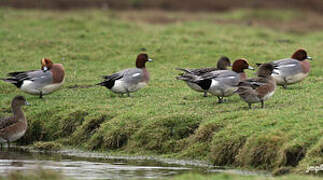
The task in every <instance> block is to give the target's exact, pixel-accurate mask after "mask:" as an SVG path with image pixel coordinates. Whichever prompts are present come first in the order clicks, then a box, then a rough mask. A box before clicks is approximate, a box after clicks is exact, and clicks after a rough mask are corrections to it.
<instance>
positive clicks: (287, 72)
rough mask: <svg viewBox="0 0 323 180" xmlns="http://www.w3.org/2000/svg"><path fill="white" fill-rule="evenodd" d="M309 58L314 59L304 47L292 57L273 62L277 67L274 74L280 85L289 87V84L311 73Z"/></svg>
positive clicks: (301, 79)
mask: <svg viewBox="0 0 323 180" xmlns="http://www.w3.org/2000/svg"><path fill="white" fill-rule="evenodd" d="M307 59H309V60H312V58H311V57H309V56H307V52H306V50H304V49H298V50H297V51H296V52H295V53H294V54H293V55H292V57H291V58H286V59H281V60H277V61H273V62H271V63H272V64H273V65H274V66H276V67H277V69H275V70H274V72H277V74H272V76H273V78H274V79H275V80H276V82H277V84H278V85H281V86H283V88H284V89H286V88H287V85H288V84H295V83H298V82H301V81H303V80H304V79H305V78H306V77H307V76H308V74H309V72H310V69H311V65H310V63H309V61H307Z"/></svg>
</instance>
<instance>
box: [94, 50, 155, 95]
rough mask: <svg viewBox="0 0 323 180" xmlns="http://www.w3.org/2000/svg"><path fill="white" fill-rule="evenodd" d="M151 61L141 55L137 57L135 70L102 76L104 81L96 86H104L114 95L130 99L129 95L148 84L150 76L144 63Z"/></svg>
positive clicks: (144, 55) (146, 56) (145, 55)
mask: <svg viewBox="0 0 323 180" xmlns="http://www.w3.org/2000/svg"><path fill="white" fill-rule="evenodd" d="M151 61H152V59H150V58H149V57H148V55H147V54H145V53H141V54H139V55H138V56H137V59H136V67H135V68H129V69H124V70H122V71H119V72H116V73H114V74H111V75H107V76H103V78H104V80H103V81H102V82H100V83H98V84H96V85H100V86H105V87H106V88H108V89H109V90H111V91H112V92H114V93H117V94H121V95H123V94H127V95H128V97H130V93H132V92H135V91H138V90H139V89H141V88H143V87H145V86H146V85H147V84H148V82H149V79H150V75H149V72H148V71H147V69H146V62H151Z"/></svg>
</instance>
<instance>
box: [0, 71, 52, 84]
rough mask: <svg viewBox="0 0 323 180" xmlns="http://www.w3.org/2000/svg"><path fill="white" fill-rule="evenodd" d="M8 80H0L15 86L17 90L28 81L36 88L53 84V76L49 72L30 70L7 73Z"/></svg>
mask: <svg viewBox="0 0 323 180" xmlns="http://www.w3.org/2000/svg"><path fill="white" fill-rule="evenodd" d="M8 76H10V77H9V78H4V79H2V80H4V81H6V82H9V83H12V84H14V85H16V86H17V87H18V88H20V86H21V85H22V84H23V82H24V81H26V80H29V81H31V82H33V83H34V84H35V85H36V86H39V87H43V86H45V85H48V84H50V83H52V82H53V75H52V72H50V71H43V70H31V71H20V72H11V73H8Z"/></svg>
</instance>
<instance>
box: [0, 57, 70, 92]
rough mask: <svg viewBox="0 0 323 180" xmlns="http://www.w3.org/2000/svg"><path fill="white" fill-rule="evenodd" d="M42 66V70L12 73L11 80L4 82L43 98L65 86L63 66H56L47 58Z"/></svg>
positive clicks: (42, 61)
mask: <svg viewBox="0 0 323 180" xmlns="http://www.w3.org/2000/svg"><path fill="white" fill-rule="evenodd" d="M41 64H42V66H41V70H31V71H22V72H11V73H9V74H8V76H10V77H9V78H4V79H2V80H4V81H6V82H10V83H12V84H14V85H15V86H16V87H17V88H20V89H21V90H22V91H23V92H26V93H28V94H32V95H39V97H40V98H42V97H43V95H46V94H50V93H52V92H54V91H56V90H57V89H59V88H60V87H61V86H62V85H63V84H64V77H65V71H64V67H63V65H62V64H54V63H53V62H52V61H51V60H50V59H47V58H43V59H42V60H41Z"/></svg>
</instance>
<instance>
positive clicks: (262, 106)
mask: <svg viewBox="0 0 323 180" xmlns="http://www.w3.org/2000/svg"><path fill="white" fill-rule="evenodd" d="M260 102H261V108H264V107H265V104H264V100H261V101H260Z"/></svg>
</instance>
